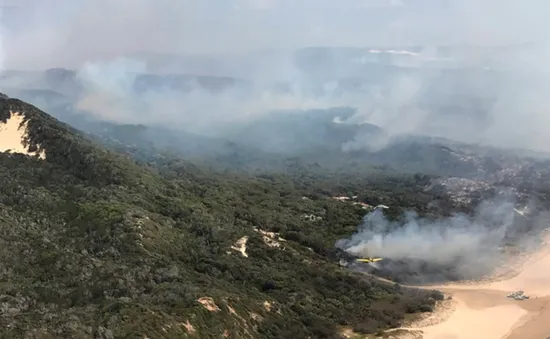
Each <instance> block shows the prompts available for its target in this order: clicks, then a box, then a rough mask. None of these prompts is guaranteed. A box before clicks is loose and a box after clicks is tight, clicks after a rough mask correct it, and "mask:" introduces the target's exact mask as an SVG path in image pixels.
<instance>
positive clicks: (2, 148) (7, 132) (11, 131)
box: [0, 112, 46, 159]
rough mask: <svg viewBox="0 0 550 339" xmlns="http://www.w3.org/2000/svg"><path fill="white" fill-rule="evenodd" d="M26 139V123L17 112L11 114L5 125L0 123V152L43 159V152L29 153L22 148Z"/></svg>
mask: <svg viewBox="0 0 550 339" xmlns="http://www.w3.org/2000/svg"><path fill="white" fill-rule="evenodd" d="M26 137H27V123H26V122H24V116H23V115H22V114H20V113H18V112H11V117H10V119H8V121H7V122H6V123H2V122H0V152H7V151H9V152H12V153H22V154H26V155H31V156H38V157H40V158H41V159H45V158H46V155H45V153H44V151H41V152H36V153H33V152H29V150H28V148H27V147H25V146H24V140H25V138H26Z"/></svg>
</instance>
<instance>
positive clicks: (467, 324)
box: [408, 237, 550, 339]
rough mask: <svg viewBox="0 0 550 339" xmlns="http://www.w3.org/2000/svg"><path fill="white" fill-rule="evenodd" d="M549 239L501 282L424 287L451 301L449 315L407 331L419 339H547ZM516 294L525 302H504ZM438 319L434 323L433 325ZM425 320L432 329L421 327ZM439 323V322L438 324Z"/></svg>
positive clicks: (549, 332)
mask: <svg viewBox="0 0 550 339" xmlns="http://www.w3.org/2000/svg"><path fill="white" fill-rule="evenodd" d="M549 240H550V238H549V237H545V242H544V243H543V245H542V246H541V247H540V249H539V251H538V252H537V253H534V254H533V255H531V256H529V257H528V258H527V259H526V260H525V261H524V263H523V265H522V266H521V268H520V269H519V270H518V271H517V274H516V275H514V276H512V277H509V278H507V279H503V280H499V281H489V282H479V283H475V282H467V283H456V284H449V285H442V286H430V288H435V289H438V290H441V291H442V292H444V293H445V294H446V295H449V296H451V297H452V301H445V302H444V303H449V302H452V303H453V311H452V312H450V314H447V315H446V316H444V317H442V315H441V314H440V312H435V313H434V314H433V315H432V316H431V317H432V318H434V319H431V321H429V320H430V319H424V320H423V321H422V322H419V323H417V324H416V325H411V326H410V327H409V328H408V329H410V330H415V331H418V330H420V331H422V333H423V338H424V339H478V338H479V339H545V338H546V337H548V336H550V307H549V306H550V241H549ZM518 290H522V291H525V294H527V295H529V296H530V299H528V300H522V301H518V300H514V299H510V298H506V296H507V295H508V294H510V293H511V292H514V291H518ZM438 318H439V319H438ZM426 320H428V322H431V323H433V325H428V326H427V325H425V324H426ZM438 320H439V321H438Z"/></svg>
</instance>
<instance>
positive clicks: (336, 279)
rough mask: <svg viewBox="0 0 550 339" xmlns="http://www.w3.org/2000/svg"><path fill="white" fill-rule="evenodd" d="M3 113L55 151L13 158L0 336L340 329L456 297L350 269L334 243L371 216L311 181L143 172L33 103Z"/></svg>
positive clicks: (0, 214)
mask: <svg viewBox="0 0 550 339" xmlns="http://www.w3.org/2000/svg"><path fill="white" fill-rule="evenodd" d="M0 108H1V111H0V120H1V121H2V124H3V125H0V140H1V141H2V142H4V141H6V140H7V136H6V134H4V132H5V131H6V130H5V129H4V127H5V126H7V124H9V123H10V122H13V120H12V119H14V118H16V117H20V118H21V119H22V120H21V121H22V122H23V124H21V121H19V124H20V127H25V124H26V129H27V134H26V135H24V136H23V137H24V140H23V141H24V144H22V146H21V147H23V148H26V151H27V152H29V153H34V152H37V151H38V152H39V153H38V155H39V156H33V155H32V154H31V155H24V154H21V153H10V152H3V153H0V176H1V178H0V180H1V182H2V185H0V241H1V242H2V245H3V246H2V250H1V251H0V262H1V263H2V264H1V269H0V275H1V280H0V281H2V283H1V284H0V299H1V305H2V306H1V307H2V313H3V316H2V317H1V318H0V324H1V326H3V328H4V330H3V331H2V333H0V338H104V339H107V338H140V339H141V338H145V337H147V338H184V337H189V338H193V337H196V338H219V337H222V336H224V337H229V338H306V337H310V338H338V337H339V333H340V331H341V326H347V327H351V328H354V329H356V330H360V331H364V332H376V331H378V330H380V329H384V328H389V327H393V326H399V324H400V323H401V321H403V319H404V318H405V316H406V315H407V314H410V313H415V312H418V311H427V310H430V309H431V308H432V307H433V305H434V297H435V298H439V297H440V295H439V294H437V293H435V292H419V291H415V290H408V289H404V288H401V287H399V286H397V285H396V286H394V285H390V284H383V283H380V282H376V281H374V280H372V279H369V278H367V277H366V276H364V275H360V274H356V273H352V272H349V271H347V270H345V269H344V268H341V267H339V266H338V265H337V263H336V260H334V259H333V256H334V254H333V252H334V251H335V250H334V249H333V244H334V242H335V240H337V239H338V238H340V237H342V236H345V235H348V234H351V233H352V232H353V231H354V230H355V229H356V226H357V225H358V224H359V222H360V220H361V218H362V216H363V215H364V213H365V211H364V210H362V209H361V208H360V207H358V206H354V205H351V204H341V203H339V202H337V201H334V200H333V199H327V197H328V194H329V193H330V192H328V191H325V192H323V191H322V190H321V189H320V188H315V185H312V184H310V183H307V181H304V182H302V183H301V184H299V183H297V182H296V181H293V180H290V179H289V178H287V177H285V176H282V175H274V176H262V177H257V176H256V177H253V176H249V175H244V174H241V175H238V174H225V175H221V174H216V173H214V172H210V171H208V170H205V169H203V168H200V167H197V166H195V165H192V164H190V163H187V162H185V161H183V160H180V159H177V158H173V159H170V158H166V159H165V160H163V161H159V162H158V163H157V164H155V165H154V166H153V164H150V165H149V166H145V165H137V164H136V163H135V161H134V160H132V159H130V158H128V157H126V156H124V155H121V154H118V153H115V152H112V151H107V150H105V149H103V148H102V147H100V146H98V145H97V144H94V143H93V142H92V141H90V140H89V139H87V138H86V137H84V136H83V134H82V133H80V132H79V131H77V130H75V129H73V128H72V127H70V126H68V125H65V124H63V123H60V122H59V121H57V120H56V119H54V118H52V117H51V116H49V115H47V114H46V113H44V112H42V111H40V110H38V109H37V108H36V107H34V106H32V105H29V104H27V103H25V102H22V101H20V100H17V99H12V98H7V97H5V96H3V97H2V98H1V99H0ZM318 185H320V186H321V187H322V183H321V182H319V183H318ZM373 193H374V192H373ZM306 194H307V195H308V196H309V197H310V199H304V198H303V196H304V195H306ZM409 194H414V193H413V192H412V191H411V193H409ZM375 195H378V194H373V196H375ZM308 213H309V214H310V213H316V214H317V213H318V214H319V215H323V217H322V218H321V219H320V220H317V221H314V222H311V221H308V220H306V219H304V218H303V215H304V214H308ZM270 232H276V233H270ZM245 247H246V249H245Z"/></svg>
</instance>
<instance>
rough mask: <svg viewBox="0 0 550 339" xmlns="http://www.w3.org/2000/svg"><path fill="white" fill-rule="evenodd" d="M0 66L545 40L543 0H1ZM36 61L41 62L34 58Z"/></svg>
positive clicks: (549, 10)
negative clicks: (0, 61)
mask: <svg viewBox="0 0 550 339" xmlns="http://www.w3.org/2000/svg"><path fill="white" fill-rule="evenodd" d="M0 3H1V5H2V7H3V13H2V14H3V15H2V21H1V26H0V27H1V28H2V40H3V42H4V46H6V47H5V50H6V55H5V57H4V58H5V60H4V62H5V65H4V67H5V68H30V67H35V68H40V67H43V66H46V65H47V66H67V67H68V66H71V65H75V64H82V63H83V62H85V61H87V60H90V59H95V58H112V57H114V56H118V55H123V54H129V53H135V52H140V51H147V52H156V53H171V54H181V53H188V54H202V53H217V54H220V53H222V54H228V53H242V52H246V51H251V50H257V49H266V48H270V49H294V48H300V47H305V46H318V45H322V46H355V47H364V46H370V45H418V44H421V45H441V44H478V45H479V44H490V45H491V44H510V43H521V42H532V41H543V40H544V41H545V40H546V39H547V35H548V34H549V33H550V30H548V29H547V28H548V24H546V23H545V21H546V18H548V17H550V16H549V14H550V2H548V1H545V0H528V1H525V2H523V1H513V0H498V1H497V0H338V1H336V0H200V1H198V0H178V1H175V0H49V1H44V0H0ZM37 56H40V57H37Z"/></svg>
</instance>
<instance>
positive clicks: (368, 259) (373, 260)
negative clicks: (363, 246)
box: [355, 257, 383, 263]
mask: <svg viewBox="0 0 550 339" xmlns="http://www.w3.org/2000/svg"><path fill="white" fill-rule="evenodd" d="M382 259H383V258H378V257H374V258H372V257H368V258H359V259H355V261H357V262H365V263H371V262H378V261H380V260H382Z"/></svg>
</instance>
